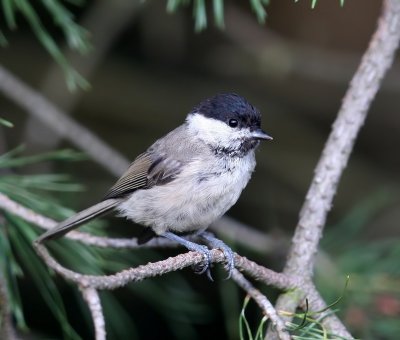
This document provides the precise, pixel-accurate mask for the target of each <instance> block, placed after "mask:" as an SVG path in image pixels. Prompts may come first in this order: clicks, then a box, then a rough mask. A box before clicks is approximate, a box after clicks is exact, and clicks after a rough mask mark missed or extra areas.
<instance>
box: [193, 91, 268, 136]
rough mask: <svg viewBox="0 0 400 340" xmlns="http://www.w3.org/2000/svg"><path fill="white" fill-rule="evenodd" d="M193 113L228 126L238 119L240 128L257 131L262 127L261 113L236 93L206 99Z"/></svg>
mask: <svg viewBox="0 0 400 340" xmlns="http://www.w3.org/2000/svg"><path fill="white" fill-rule="evenodd" d="M191 113H199V114H202V115H204V116H205V117H207V118H213V119H218V120H220V121H222V122H224V123H227V124H228V123H229V121H230V120H231V119H236V120H237V121H238V123H239V125H238V127H239V128H242V127H243V128H246V127H250V128H253V129H257V128H260V125H261V114H260V112H259V111H258V110H257V109H256V108H255V107H254V106H253V105H251V104H250V103H249V102H248V101H247V100H246V99H245V98H243V97H241V96H239V95H238V94H236V93H221V94H217V95H215V96H214V97H211V98H208V99H205V100H203V101H202V102H201V103H200V104H199V105H197V106H196V107H195V108H194V109H193V110H192V112H191Z"/></svg>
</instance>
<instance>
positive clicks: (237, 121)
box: [37, 93, 272, 276]
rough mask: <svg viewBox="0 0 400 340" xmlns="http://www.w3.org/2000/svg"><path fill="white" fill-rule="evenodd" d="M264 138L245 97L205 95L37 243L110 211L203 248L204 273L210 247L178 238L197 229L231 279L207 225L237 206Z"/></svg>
mask: <svg viewBox="0 0 400 340" xmlns="http://www.w3.org/2000/svg"><path fill="white" fill-rule="evenodd" d="M268 139H272V138H271V137H270V136H269V135H267V134H266V133H265V132H264V131H263V130H262V129H261V115H260V112H259V111H258V110H257V109H256V108H255V107H254V106H253V105H251V104H250V103H249V102H248V101H247V100H246V99H244V98H243V97H241V96H239V95H237V94H233V93H226V94H218V95H216V96H214V97H212V98H209V99H206V100H204V101H202V102H201V103H200V104H199V105H198V106H196V107H195V108H194V109H193V110H192V111H191V112H190V113H189V114H188V116H187V118H186V121H185V122H184V123H183V124H182V125H180V126H179V127H177V128H176V129H175V130H173V131H171V132H170V133H168V134H167V135H166V136H164V137H163V138H161V139H159V140H157V141H156V142H155V143H154V144H153V145H152V146H150V147H149V148H148V149H147V150H146V151H145V152H144V153H142V154H141V155H139V156H138V157H137V158H136V159H135V160H134V161H133V163H132V164H131V165H130V167H129V168H128V170H127V171H126V172H125V173H124V174H123V175H122V176H121V178H120V179H119V180H118V181H117V182H116V183H115V184H114V186H113V187H111V189H110V190H109V191H108V193H107V194H106V196H105V197H104V199H103V200H102V201H101V202H100V203H97V204H95V205H93V206H91V207H90V208H87V209H85V210H83V211H81V212H79V213H77V214H76V215H74V216H72V217H70V218H68V219H66V220H65V221H63V222H61V223H60V224H58V225H57V226H56V227H55V228H53V229H51V230H48V231H47V232H45V233H44V234H43V235H41V236H40V237H39V238H38V239H37V242H43V241H45V240H49V239H53V238H57V237H59V236H61V235H64V234H65V233H67V232H69V231H70V230H72V229H74V228H76V227H78V226H79V225H81V224H83V223H86V222H88V221H89V220H91V219H93V218H95V217H96V216H99V215H103V214H104V213H106V212H109V211H111V210H116V211H117V213H118V215H119V216H122V217H126V218H127V219H129V220H132V221H134V222H135V223H139V224H141V225H143V226H145V227H147V229H148V230H149V231H150V232H151V233H153V235H157V236H163V237H166V238H168V239H171V240H173V241H176V242H178V243H179V244H181V245H183V246H185V247H186V248H187V249H189V250H192V251H197V252H200V253H202V254H203V255H204V258H205V261H204V264H203V266H202V270H201V272H202V273H203V272H205V271H207V273H208V274H209V267H210V260H211V253H210V250H209V248H208V247H206V246H205V245H201V244H197V243H194V242H191V241H189V240H187V239H185V238H183V237H181V236H179V234H182V233H188V232H195V233H197V234H198V236H199V237H201V238H203V239H204V240H205V241H206V242H207V244H208V245H209V246H211V247H213V248H220V249H221V250H222V251H223V252H224V255H225V257H226V260H227V268H228V273H229V276H230V274H231V272H232V270H233V268H234V256H233V252H232V250H231V249H230V248H229V247H228V246H227V245H225V244H224V243H223V242H222V241H220V240H218V239H217V238H215V237H214V236H212V235H211V234H210V233H207V232H205V230H206V229H207V227H208V226H209V225H210V224H211V223H212V222H214V221H215V220H217V219H218V218H220V217H221V216H222V215H223V214H224V213H225V212H226V211H227V210H228V209H229V208H230V207H232V205H233V204H235V203H236V201H237V200H238V198H239V196H240V194H241V192H242V190H243V189H244V187H245V186H246V185H247V183H248V182H249V180H250V177H251V174H252V172H253V171H254V168H255V165H256V161H255V155H254V151H255V149H256V148H257V146H258V145H259V143H260V140H268Z"/></svg>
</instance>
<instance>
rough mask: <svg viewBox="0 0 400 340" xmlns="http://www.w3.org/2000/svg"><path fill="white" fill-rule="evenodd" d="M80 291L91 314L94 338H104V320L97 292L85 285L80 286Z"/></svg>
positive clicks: (97, 339)
mask: <svg viewBox="0 0 400 340" xmlns="http://www.w3.org/2000/svg"><path fill="white" fill-rule="evenodd" d="M80 291H81V292H82V296H83V299H84V300H85V301H86V303H87V305H88V307H89V310H90V313H91V315H92V320H93V324H94V331H95V338H96V340H106V327H105V320H104V314H103V308H102V307H101V302H100V297H99V292H98V291H97V290H96V289H93V288H85V287H80Z"/></svg>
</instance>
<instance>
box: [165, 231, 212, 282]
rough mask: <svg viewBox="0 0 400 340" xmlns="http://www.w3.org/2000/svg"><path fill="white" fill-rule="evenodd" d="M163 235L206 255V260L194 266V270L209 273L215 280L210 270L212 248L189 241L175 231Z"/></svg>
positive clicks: (197, 272) (208, 275)
mask: <svg viewBox="0 0 400 340" xmlns="http://www.w3.org/2000/svg"><path fill="white" fill-rule="evenodd" d="M162 236H164V237H166V238H168V239H170V240H172V241H175V242H177V243H179V244H181V245H183V246H184V247H185V248H187V249H189V250H191V251H196V252H198V253H201V254H202V255H203V257H204V261H203V262H202V263H199V264H198V265H196V266H193V269H194V272H195V273H196V274H199V275H201V274H204V273H207V277H208V278H209V279H210V280H211V281H214V280H213V278H212V276H211V271H210V268H211V265H212V263H211V251H210V249H208V247H207V246H204V245H202V244H197V243H194V242H191V241H188V240H186V239H184V238H183V237H180V236H178V235H175V234H174V233H171V232H165V233H164V234H163V235H162Z"/></svg>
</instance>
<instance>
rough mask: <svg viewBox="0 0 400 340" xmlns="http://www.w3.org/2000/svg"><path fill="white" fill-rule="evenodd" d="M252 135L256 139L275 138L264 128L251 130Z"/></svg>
mask: <svg viewBox="0 0 400 340" xmlns="http://www.w3.org/2000/svg"><path fill="white" fill-rule="evenodd" d="M251 136H252V137H253V138H255V139H264V140H272V139H273V138H272V137H271V136H269V135H267V134H266V133H265V132H264V131H263V130H261V129H257V130H254V131H252V132H251Z"/></svg>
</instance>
